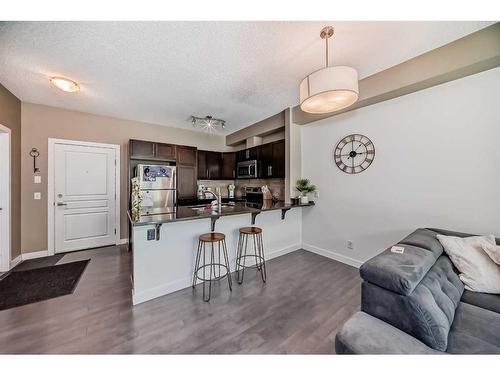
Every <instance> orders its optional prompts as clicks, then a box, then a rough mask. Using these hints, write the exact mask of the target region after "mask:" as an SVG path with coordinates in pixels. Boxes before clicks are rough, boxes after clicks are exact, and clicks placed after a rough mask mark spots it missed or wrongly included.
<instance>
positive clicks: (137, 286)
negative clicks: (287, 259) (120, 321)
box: [129, 201, 314, 304]
mask: <svg viewBox="0 0 500 375" xmlns="http://www.w3.org/2000/svg"><path fill="white" fill-rule="evenodd" d="M312 205H314V203H312V202H311V203H310V204H306V205H290V204H287V203H285V202H283V201H277V202H271V201H269V202H266V201H264V203H260V204H259V203H246V202H234V203H224V204H222V207H221V209H220V211H219V210H213V209H212V207H211V206H210V205H191V206H179V207H177V212H176V213H175V214H169V215H152V216H143V217H141V218H140V219H139V220H137V221H132V219H131V215H130V214H129V219H130V223H131V236H130V241H131V247H132V256H133V268H132V270H133V271H132V272H133V274H132V282H133V292H132V299H133V303H134V304H138V303H141V302H145V301H148V300H151V299H153V298H157V297H160V296H162V295H166V294H169V293H172V292H175V291H177V290H180V289H183V288H186V287H188V286H190V285H191V280H192V277H193V270H194V264H195V256H196V249H197V243H198V237H199V236H200V235H202V234H204V233H207V232H211V231H214V230H215V231H216V232H220V233H224V234H225V236H226V243H227V248H228V253H229V263H230V266H231V269H232V270H234V267H235V262H236V247H237V243H238V236H239V229H240V228H241V227H246V226H249V225H257V226H259V227H260V228H262V230H263V243H264V249H265V256H266V260H268V259H272V258H274V257H277V256H280V255H284V254H286V253H289V252H292V251H295V250H298V249H300V248H301V247H302V233H301V221H302V209H303V208H304V207H309V206H312ZM268 278H269V279H270V280H272V274H270V275H268ZM193 293H197V290H193Z"/></svg>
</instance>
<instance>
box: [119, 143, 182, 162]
mask: <svg viewBox="0 0 500 375" xmlns="http://www.w3.org/2000/svg"><path fill="white" fill-rule="evenodd" d="M129 148H130V149H129V152H130V157H131V158H132V159H148V160H175V156H176V155H175V153H176V146H175V145H171V144H167V143H157V142H149V141H140V140H137V139H131V140H130V142H129Z"/></svg>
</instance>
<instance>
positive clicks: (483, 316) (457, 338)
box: [446, 302, 500, 354]
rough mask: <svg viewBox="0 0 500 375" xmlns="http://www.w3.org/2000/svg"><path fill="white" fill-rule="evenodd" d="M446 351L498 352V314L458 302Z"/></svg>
mask: <svg viewBox="0 0 500 375" xmlns="http://www.w3.org/2000/svg"><path fill="white" fill-rule="evenodd" d="M446 351H447V352H448V353H453V354H500V314H497V313H495V312H493V311H489V310H486V309H482V308H480V307H477V306H473V305H470V304H468V303H463V302H460V304H459V306H458V308H457V312H456V314H455V320H454V321H453V325H452V327H451V330H450V335H449V338H448V349H447V350H446Z"/></svg>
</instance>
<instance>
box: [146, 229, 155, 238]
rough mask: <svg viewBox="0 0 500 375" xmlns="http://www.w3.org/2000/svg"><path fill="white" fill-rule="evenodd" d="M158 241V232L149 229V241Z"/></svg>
mask: <svg viewBox="0 0 500 375" xmlns="http://www.w3.org/2000/svg"><path fill="white" fill-rule="evenodd" d="M155 239H156V231H155V230H154V229H148V231H147V240H148V241H153V240H155Z"/></svg>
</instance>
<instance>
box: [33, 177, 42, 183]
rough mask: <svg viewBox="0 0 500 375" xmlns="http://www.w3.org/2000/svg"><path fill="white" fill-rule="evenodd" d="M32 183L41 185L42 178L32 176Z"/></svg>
mask: <svg viewBox="0 0 500 375" xmlns="http://www.w3.org/2000/svg"><path fill="white" fill-rule="evenodd" d="M33 182H34V183H35V184H41V183H42V176H34V178H33Z"/></svg>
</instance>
